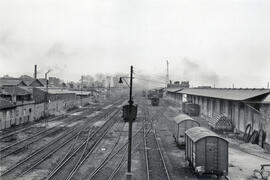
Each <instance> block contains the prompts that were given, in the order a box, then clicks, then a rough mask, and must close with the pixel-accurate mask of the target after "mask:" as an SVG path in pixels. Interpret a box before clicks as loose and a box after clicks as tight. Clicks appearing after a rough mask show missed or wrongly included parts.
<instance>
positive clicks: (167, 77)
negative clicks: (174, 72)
mask: <svg viewBox="0 0 270 180" xmlns="http://www.w3.org/2000/svg"><path fill="white" fill-rule="evenodd" d="M168 84H169V61H168V60H167V74H166V86H167V85H168Z"/></svg>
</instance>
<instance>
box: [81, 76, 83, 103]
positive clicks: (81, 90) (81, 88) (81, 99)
mask: <svg viewBox="0 0 270 180" xmlns="http://www.w3.org/2000/svg"><path fill="white" fill-rule="evenodd" d="M82 88H83V76H82V79H81V107H82V90H83V89H82Z"/></svg>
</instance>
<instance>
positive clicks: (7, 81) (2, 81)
mask: <svg viewBox="0 0 270 180" xmlns="http://www.w3.org/2000/svg"><path fill="white" fill-rule="evenodd" d="M0 85H2V86H18V85H23V86H27V84H26V83H25V82H24V81H23V80H22V79H19V78H0Z"/></svg>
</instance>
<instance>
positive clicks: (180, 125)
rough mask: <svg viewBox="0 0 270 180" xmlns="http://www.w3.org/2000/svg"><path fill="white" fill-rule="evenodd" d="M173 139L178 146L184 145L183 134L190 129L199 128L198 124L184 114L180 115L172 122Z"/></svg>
mask: <svg viewBox="0 0 270 180" xmlns="http://www.w3.org/2000/svg"><path fill="white" fill-rule="evenodd" d="M173 125H174V126H173V128H174V131H173V137H174V139H175V142H176V143H177V145H179V146H183V145H185V132H186V130H188V129H190V128H192V127H198V126H200V123H199V122H198V121H196V120H194V119H193V118H191V117H190V116H188V115H186V114H180V115H178V116H176V117H175V118H174V121H173Z"/></svg>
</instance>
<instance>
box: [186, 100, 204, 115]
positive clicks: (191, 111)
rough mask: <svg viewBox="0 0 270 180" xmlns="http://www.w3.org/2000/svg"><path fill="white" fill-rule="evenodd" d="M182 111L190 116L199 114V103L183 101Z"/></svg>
mask: <svg viewBox="0 0 270 180" xmlns="http://www.w3.org/2000/svg"><path fill="white" fill-rule="evenodd" d="M182 110H183V112H184V113H186V114H188V115H190V116H199V115H200V105H198V104H194V103H190V102H184V103H183V108H182Z"/></svg>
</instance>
